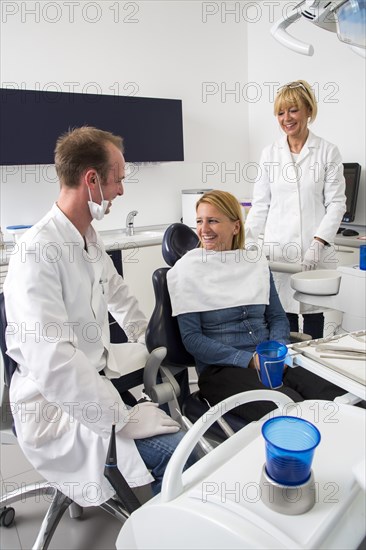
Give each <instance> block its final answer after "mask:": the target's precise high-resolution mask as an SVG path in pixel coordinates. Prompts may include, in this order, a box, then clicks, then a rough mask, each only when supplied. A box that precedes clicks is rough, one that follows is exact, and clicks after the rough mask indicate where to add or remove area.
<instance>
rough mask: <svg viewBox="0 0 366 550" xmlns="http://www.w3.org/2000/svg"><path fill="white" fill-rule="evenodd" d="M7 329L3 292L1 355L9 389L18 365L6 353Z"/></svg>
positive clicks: (1, 298)
mask: <svg viewBox="0 0 366 550" xmlns="http://www.w3.org/2000/svg"><path fill="white" fill-rule="evenodd" d="M6 327H7V320H6V311H5V299H4V294H3V293H2V292H1V293H0V348H1V354H2V357H3V361H4V380H5V385H6V386H8V387H9V386H10V380H11V377H12V376H13V374H14V372H15V369H16V368H17V364H16V363H15V361H13V359H11V357H9V355H7V353H6V340H5V333H6Z"/></svg>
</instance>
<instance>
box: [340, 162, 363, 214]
mask: <svg viewBox="0 0 366 550" xmlns="http://www.w3.org/2000/svg"><path fill="white" fill-rule="evenodd" d="M343 166H344V178H345V180H346V199H347V200H346V208H347V211H346V213H345V214H344V216H343V220H342V223H343V222H345V223H349V222H353V220H354V219H355V214H356V205H357V195H358V187H359V185H360V176H361V165H360V164H358V162H345V163H343Z"/></svg>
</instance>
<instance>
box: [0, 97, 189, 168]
mask: <svg viewBox="0 0 366 550" xmlns="http://www.w3.org/2000/svg"><path fill="white" fill-rule="evenodd" d="M0 121H1V122H0V165H19V164H20V165H22V164H53V163H54V148H55V144H56V140H57V138H58V137H59V136H60V135H61V134H63V133H64V132H66V131H67V130H68V129H69V128H76V127H79V126H84V125H88V126H95V127H97V128H100V129H102V130H108V131H110V132H113V133H114V134H117V135H120V136H122V137H123V138H124V142H125V158H126V160H127V161H128V162H162V161H180V160H184V156H183V120H182V101H181V100H179V99H157V98H147V97H136V96H116V95H101V94H83V93H66V92H42V91H35V90H12V89H6V88H0Z"/></svg>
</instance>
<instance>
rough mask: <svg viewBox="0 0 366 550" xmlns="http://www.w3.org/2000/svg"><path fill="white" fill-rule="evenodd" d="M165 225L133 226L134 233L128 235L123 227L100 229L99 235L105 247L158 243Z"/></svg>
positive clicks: (160, 240) (161, 238)
mask: <svg viewBox="0 0 366 550" xmlns="http://www.w3.org/2000/svg"><path fill="white" fill-rule="evenodd" d="M165 229H166V227H165V226H164V227H159V226H158V227H154V226H152V227H148V226H147V227H135V228H134V234H133V235H128V234H127V231H126V229H125V228H123V229H111V230H108V231H101V232H100V235H101V237H102V239H103V242H104V244H105V246H106V247H111V246H112V247H113V248H119V247H120V246H126V245H130V246H133V244H142V243H144V245H149V244H159V243H161V242H162V240H163V235H164V232H165Z"/></svg>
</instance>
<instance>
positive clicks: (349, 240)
mask: <svg viewBox="0 0 366 550" xmlns="http://www.w3.org/2000/svg"><path fill="white" fill-rule="evenodd" d="M334 243H335V244H337V245H339V246H350V247H352V248H360V246H361V245H362V244H366V233H361V232H360V234H359V235H358V236H356V237H344V236H343V235H341V234H340V235H337V236H336V238H335V239H334Z"/></svg>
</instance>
